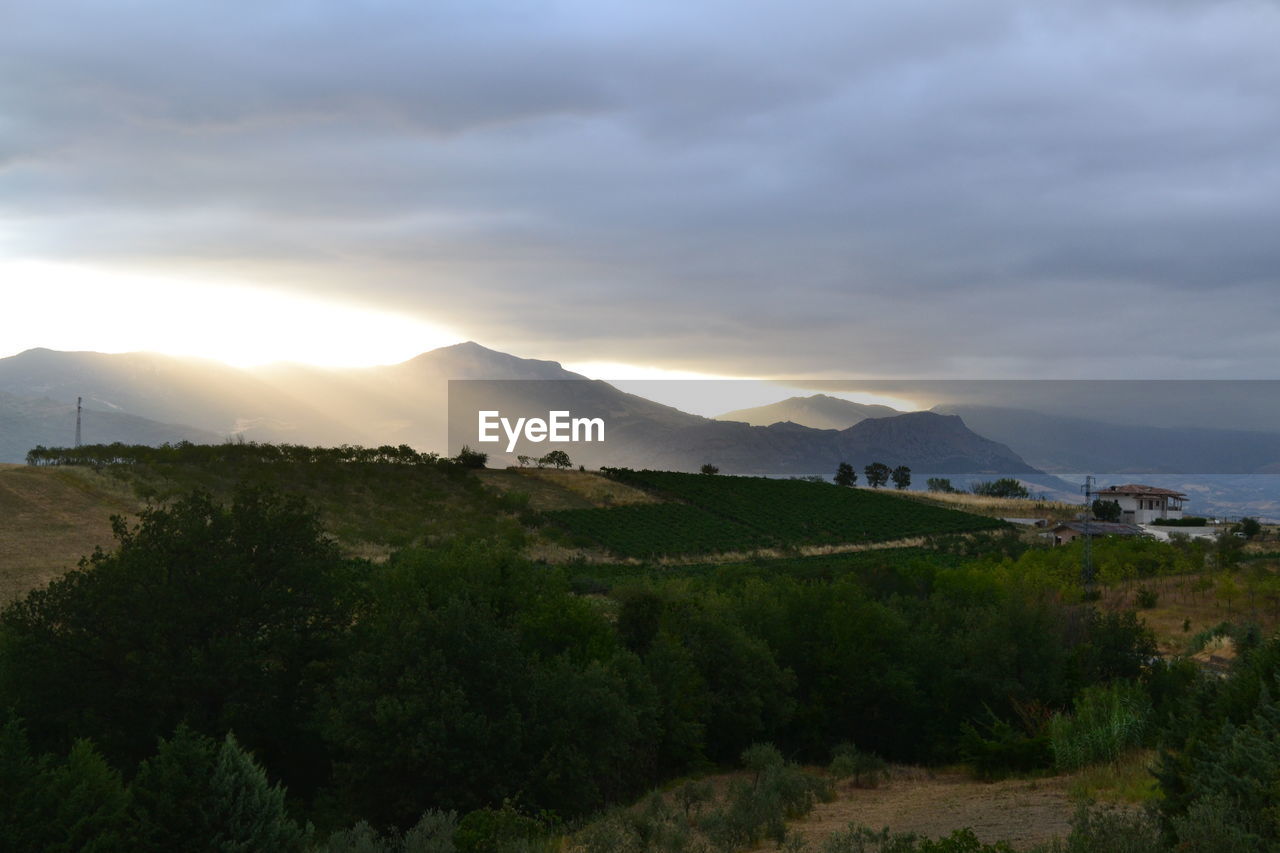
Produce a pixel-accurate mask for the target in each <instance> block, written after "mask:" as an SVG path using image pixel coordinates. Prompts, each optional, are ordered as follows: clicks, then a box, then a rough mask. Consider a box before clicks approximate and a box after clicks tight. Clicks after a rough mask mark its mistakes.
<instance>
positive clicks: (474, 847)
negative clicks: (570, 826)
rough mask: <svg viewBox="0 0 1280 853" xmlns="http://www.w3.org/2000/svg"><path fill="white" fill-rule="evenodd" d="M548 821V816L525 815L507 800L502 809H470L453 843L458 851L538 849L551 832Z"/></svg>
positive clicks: (482, 852) (474, 852)
mask: <svg viewBox="0 0 1280 853" xmlns="http://www.w3.org/2000/svg"><path fill="white" fill-rule="evenodd" d="M549 822H550V821H549V817H548V816H546V815H544V816H541V817H534V816H532V815H527V814H524V813H522V812H520V811H519V810H518V809H516V807H515V806H514V805H512V804H511V803H510V802H509V801H508V802H504V803H503V804H502V808H500V809H477V810H476V811H473V812H468V813H467V815H466V816H465V817H464V818H463V819H462V821H461V822H460V823H459V824H458V831H457V833H456V834H455V835H454V842H455V843H456V844H457V846H458V853H495V851H499V850H512V851H515V850H537V849H540V847H541V846H542V844H543V843H544V840H545V839H546V836H547V835H548V834H549V832H548V823H549Z"/></svg>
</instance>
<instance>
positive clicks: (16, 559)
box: [0, 465, 139, 604]
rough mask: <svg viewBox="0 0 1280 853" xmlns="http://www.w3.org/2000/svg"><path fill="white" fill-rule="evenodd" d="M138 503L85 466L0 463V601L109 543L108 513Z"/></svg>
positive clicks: (46, 579) (135, 507) (130, 508)
mask: <svg viewBox="0 0 1280 853" xmlns="http://www.w3.org/2000/svg"><path fill="white" fill-rule="evenodd" d="M138 509H139V503H138V501H137V499H136V498H134V497H133V496H132V495H130V494H129V492H128V491H127V490H126V489H124V488H121V486H120V485H119V484H118V483H116V482H114V481H112V480H110V479H108V478H106V477H103V476H101V475H98V474H96V473H94V472H93V471H92V470H90V469H87V468H70V467H67V468H32V467H29V466H26V465H0V604H4V603H7V602H9V601H12V600H13V599H14V598H17V597H18V596H20V595H22V594H23V593H25V592H27V591H28V590H30V589H34V588H35V587H38V586H42V585H44V584H46V583H48V582H49V581H50V580H52V579H53V578H55V577H57V576H58V575H61V574H63V573H64V572H66V571H67V570H68V569H73V568H75V566H76V563H77V562H78V561H79V560H80V558H81V557H83V556H86V555H87V554H90V553H92V552H93V549H94V546H96V545H102V546H104V547H105V546H110V545H111V543H112V541H113V540H112V537H111V516H112V515H116V514H129V513H134V512H136V511H137V510H138Z"/></svg>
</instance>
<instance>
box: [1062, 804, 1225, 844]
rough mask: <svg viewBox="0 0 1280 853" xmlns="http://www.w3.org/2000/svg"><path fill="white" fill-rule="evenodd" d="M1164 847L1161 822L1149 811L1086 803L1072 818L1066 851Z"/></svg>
mask: <svg viewBox="0 0 1280 853" xmlns="http://www.w3.org/2000/svg"><path fill="white" fill-rule="evenodd" d="M1164 850H1165V847H1164V845H1163V844H1162V843H1161V841H1160V825H1159V823H1157V822H1156V820H1155V819H1154V818H1153V817H1152V816H1151V815H1150V814H1148V813H1146V812H1134V811H1127V810H1123V809H1117V808H1098V807H1094V806H1090V805H1088V804H1085V805H1081V806H1080V807H1079V808H1078V809H1077V810H1076V813H1075V816H1074V817H1073V818H1072V820H1071V834H1070V835H1068V836H1067V844H1066V849H1065V850H1064V851H1063V853H1162V851H1164ZM1206 853H1207V851H1206ZM1224 853H1225V851H1224Z"/></svg>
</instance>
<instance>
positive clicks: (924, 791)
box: [792, 768, 1075, 848]
mask: <svg viewBox="0 0 1280 853" xmlns="http://www.w3.org/2000/svg"><path fill="white" fill-rule="evenodd" d="M1069 783H1070V777H1067V776H1055V777H1051V778H1047V779H1035V780H1028V779H1010V780H1005V781H1002V782H990V783H987V782H978V781H975V780H974V779H972V778H970V777H968V776H966V775H964V774H963V773H960V772H955V771H937V772H934V773H929V772H927V771H923V770H916V769H910V768H906V769H900V770H896V771H895V772H894V776H893V778H891V779H890V781H888V782H887V783H884V784H883V785H881V786H880V787H879V788H873V789H866V788H850V787H844V786H842V787H841V788H840V790H839V796H838V798H837V799H836V800H835V802H831V803H820V804H819V805H818V806H817V808H815V809H814V810H813V813H812V814H810V815H809V816H808V817H807V818H805V819H804V820H801V821H797V822H796V823H794V824H793V825H792V829H793V830H794V831H795V832H796V833H798V834H800V835H802V836H804V838H805V839H806V840H808V841H809V842H810V843H817V842H821V841H822V840H823V839H825V838H826V837H827V836H829V835H831V834H832V833H834V832H837V831H839V830H843V829H845V828H846V827H847V826H848V825H849V824H850V823H851V822H852V823H859V824H863V825H865V826H868V827H870V828H871V829H874V830H880V829H883V828H884V827H886V826H887V827H889V828H890V829H891V830H893V831H894V832H914V833H917V834H919V835H924V836H928V837H930V838H937V837H939V836H944V835H949V834H950V833H951V832H952V830H956V829H963V828H964V827H969V828H970V829H972V830H973V832H974V834H975V835H977V837H978V838H979V839H980V840H981V841H983V842H984V843H988V844H989V843H994V842H996V841H1008V842H1010V843H1011V844H1012V845H1013V846H1014V847H1017V848H1024V847H1030V846H1032V845H1035V844H1040V843H1043V842H1046V841H1051V840H1052V839H1053V838H1054V837H1062V838H1065V837H1066V835H1067V833H1068V832H1070V829H1071V828H1070V819H1071V814H1072V812H1073V811H1074V808H1075V807H1074V804H1073V803H1072V801H1071V798H1070V796H1069V795H1068V792H1067V788H1068V785H1069Z"/></svg>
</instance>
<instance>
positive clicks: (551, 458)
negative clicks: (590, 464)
mask: <svg viewBox="0 0 1280 853" xmlns="http://www.w3.org/2000/svg"><path fill="white" fill-rule="evenodd" d="M538 464H539V465H551V466H553V467H555V468H560V469H561V470H563V469H565V468H572V467H573V463H572V462H570V461H569V454H568V453H565V452H564V451H563V450H553V451H551V452H550V453H548V454H547V455H546V456H544V457H542V458H541V459H539V460H538Z"/></svg>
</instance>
